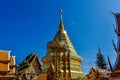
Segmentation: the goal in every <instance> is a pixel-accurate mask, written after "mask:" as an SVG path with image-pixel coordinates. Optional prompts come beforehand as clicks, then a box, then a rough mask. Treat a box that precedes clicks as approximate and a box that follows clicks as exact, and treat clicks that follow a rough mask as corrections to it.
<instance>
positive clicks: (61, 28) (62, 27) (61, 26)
mask: <svg viewBox="0 0 120 80" xmlns="http://www.w3.org/2000/svg"><path fill="white" fill-rule="evenodd" d="M62 13H63V12H62V9H60V25H59V30H64V25H63V20H62Z"/></svg>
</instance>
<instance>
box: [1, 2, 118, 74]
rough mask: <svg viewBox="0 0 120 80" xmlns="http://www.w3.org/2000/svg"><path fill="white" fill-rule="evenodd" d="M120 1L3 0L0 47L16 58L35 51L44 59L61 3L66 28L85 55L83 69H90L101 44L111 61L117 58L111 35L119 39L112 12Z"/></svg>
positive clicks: (77, 48) (78, 49) (79, 52)
mask: <svg viewBox="0 0 120 80" xmlns="http://www.w3.org/2000/svg"><path fill="white" fill-rule="evenodd" d="M119 3H120V0H1V1H0V49H1V50H11V51H12V53H11V55H15V56H16V60H17V62H21V61H22V60H23V59H24V58H25V57H26V56H27V55H28V54H30V53H32V52H37V53H38V55H39V58H40V59H41V58H42V57H43V56H44V55H45V54H46V44H47V42H49V41H51V40H52V39H53V37H54V36H55V34H56V32H57V30H58V26H59V9H60V7H62V9H63V21H64V25H65V29H66V31H67V33H68V35H69V37H70V39H71V41H72V43H73V45H74V47H75V49H76V50H77V52H78V54H79V55H80V56H82V57H83V62H82V68H83V72H84V73H88V71H89V69H90V68H91V67H92V66H95V59H96V53H97V48H98V46H99V47H101V51H102V53H103V54H104V55H105V56H107V55H109V56H110V59H111V61H112V63H113V62H114V60H115V56H116V54H115V51H114V49H113V45H112V39H114V40H115V42H116V39H117V37H116V35H115V33H114V30H113V24H115V19H114V16H113V15H112V14H111V12H120V4H119Z"/></svg>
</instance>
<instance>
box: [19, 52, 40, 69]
mask: <svg viewBox="0 0 120 80" xmlns="http://www.w3.org/2000/svg"><path fill="white" fill-rule="evenodd" d="M35 59H37V60H38V63H39V65H40V67H41V64H40V62H39V59H38V55H37V54H34V53H32V54H29V55H28V56H27V57H26V58H25V59H24V60H23V62H22V63H21V64H20V66H19V67H18V70H24V69H26V68H28V67H29V66H30V65H31V64H32V62H34V60H35ZM40 69H41V68H40Z"/></svg>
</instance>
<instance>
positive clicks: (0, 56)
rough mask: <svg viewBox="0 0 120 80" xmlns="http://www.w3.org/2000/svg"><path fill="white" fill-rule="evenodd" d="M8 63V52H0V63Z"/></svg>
mask: <svg viewBox="0 0 120 80" xmlns="http://www.w3.org/2000/svg"><path fill="white" fill-rule="evenodd" d="M9 61H10V51H3V50H0V62H9Z"/></svg>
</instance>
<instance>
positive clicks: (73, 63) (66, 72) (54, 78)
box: [42, 9, 84, 80]
mask: <svg viewBox="0 0 120 80" xmlns="http://www.w3.org/2000/svg"><path fill="white" fill-rule="evenodd" d="M42 62H43V72H44V73H45V74H47V80H79V79H81V80H84V79H82V78H83V77H84V74H83V73H82V68H81V62H82V58H81V57H80V56H79V55H78V54H77V52H76V50H75V49H74V47H73V45H72V43H71V41H70V39H69V36H68V34H67V32H66V31H65V29H64V25H63V20H62V9H61V10H60V25H59V29H58V32H57V33H56V35H55V37H54V39H53V40H52V41H50V42H48V44H47V53H46V55H45V56H44V57H43V58H42Z"/></svg>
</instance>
